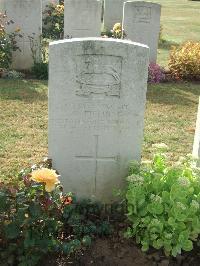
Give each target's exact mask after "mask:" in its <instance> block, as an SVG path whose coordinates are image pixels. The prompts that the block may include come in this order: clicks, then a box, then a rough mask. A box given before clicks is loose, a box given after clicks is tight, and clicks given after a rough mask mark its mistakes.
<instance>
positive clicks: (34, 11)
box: [0, 0, 42, 69]
mask: <svg viewBox="0 0 200 266" xmlns="http://www.w3.org/2000/svg"><path fill="white" fill-rule="evenodd" d="M0 6H1V10H2V11H3V12H6V14H7V16H8V19H9V20H13V21H14V23H13V24H12V23H11V24H9V25H8V26H7V28H6V30H7V32H8V33H12V32H14V31H15V30H16V29H20V32H19V33H20V34H21V35H22V37H19V38H17V46H18V47H19V48H20V50H21V51H19V50H17V51H16V52H14V53H13V63H12V68H14V69H30V68H31V67H32V65H33V53H32V52H31V46H32V48H33V50H34V51H35V58H36V60H38V59H39V57H40V36H41V34H42V3H41V0H0ZM29 37H31V38H32V41H30V39H29Z"/></svg>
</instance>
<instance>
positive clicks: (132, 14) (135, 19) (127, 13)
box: [123, 1, 161, 63]
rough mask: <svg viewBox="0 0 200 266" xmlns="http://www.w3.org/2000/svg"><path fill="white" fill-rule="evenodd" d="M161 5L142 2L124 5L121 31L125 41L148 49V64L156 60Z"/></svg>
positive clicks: (129, 2) (128, 2)
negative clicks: (122, 30)
mask: <svg viewBox="0 0 200 266" xmlns="http://www.w3.org/2000/svg"><path fill="white" fill-rule="evenodd" d="M160 15H161V5H159V4H155V3H150V2H144V1H127V2H125V3H124V13H123V29H124V31H125V34H126V39H129V40H131V41H134V42H139V43H143V44H146V45H148V46H149V48H150V62H152V63H155V62H156V59H157V49H158V40H159V32H160Z"/></svg>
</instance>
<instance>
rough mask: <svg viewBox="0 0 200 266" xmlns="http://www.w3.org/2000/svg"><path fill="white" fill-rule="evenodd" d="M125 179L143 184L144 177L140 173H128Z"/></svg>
mask: <svg viewBox="0 0 200 266" xmlns="http://www.w3.org/2000/svg"><path fill="white" fill-rule="evenodd" d="M127 180H128V181H129V182H133V183H137V184H143V182H144V178H143V177H142V176H140V175H130V176H128V177H127Z"/></svg>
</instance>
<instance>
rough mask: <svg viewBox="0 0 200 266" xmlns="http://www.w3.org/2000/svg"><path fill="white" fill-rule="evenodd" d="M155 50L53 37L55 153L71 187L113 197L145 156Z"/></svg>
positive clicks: (52, 136) (56, 165)
mask: <svg viewBox="0 0 200 266" xmlns="http://www.w3.org/2000/svg"><path fill="white" fill-rule="evenodd" d="M148 53H149V49H148V47H147V46H145V45H140V44H137V43H132V42H130V41H122V40H114V39H102V38H83V39H71V40H63V41H57V42H53V43H51V44H50V65H49V67H50V68H49V70H50V73H49V157H50V158H52V159H53V166H54V168H55V169H57V170H58V171H59V173H60V174H61V177H62V179H61V180H62V183H63V184H64V188H65V191H72V192H75V193H77V195H78V196H79V197H82V196H85V197H91V198H92V197H94V198H96V199H99V200H103V201H104V202H108V201H109V200H110V199H111V198H112V196H113V195H112V192H113V189H114V188H120V187H122V184H123V181H124V177H125V176H126V175H127V170H128V163H129V161H130V160H140V152H141V144H142V138H143V121H144V108H145V99H146V87H147V66H148Z"/></svg>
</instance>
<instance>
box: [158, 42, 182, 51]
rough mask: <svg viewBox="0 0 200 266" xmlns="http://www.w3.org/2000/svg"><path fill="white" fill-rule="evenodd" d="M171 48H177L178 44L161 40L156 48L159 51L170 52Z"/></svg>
mask: <svg viewBox="0 0 200 266" xmlns="http://www.w3.org/2000/svg"><path fill="white" fill-rule="evenodd" d="M172 46H179V44H178V43H176V42H173V41H168V40H165V39H161V40H160V41H159V45H158V48H159V49H164V50H171V47H172Z"/></svg>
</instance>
